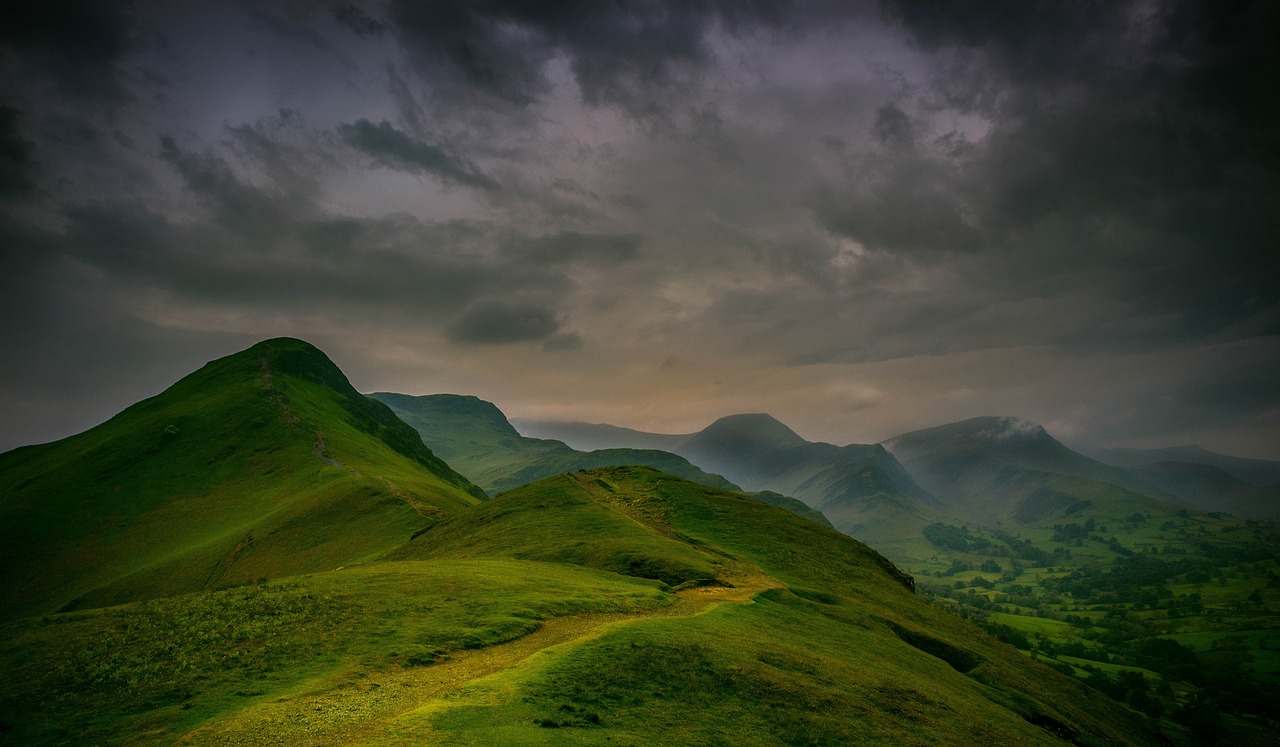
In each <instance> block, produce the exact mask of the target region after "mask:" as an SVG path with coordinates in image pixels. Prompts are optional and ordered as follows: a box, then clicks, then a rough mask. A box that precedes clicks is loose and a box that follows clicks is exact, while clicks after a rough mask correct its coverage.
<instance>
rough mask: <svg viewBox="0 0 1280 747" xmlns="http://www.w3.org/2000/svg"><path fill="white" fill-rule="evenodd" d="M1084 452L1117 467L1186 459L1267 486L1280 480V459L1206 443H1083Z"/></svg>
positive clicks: (1185, 460)
mask: <svg viewBox="0 0 1280 747" xmlns="http://www.w3.org/2000/svg"><path fill="white" fill-rule="evenodd" d="M1079 450H1080V451H1081V452H1082V453H1084V454H1088V455H1089V456H1091V457H1093V458H1094V459H1097V460H1098V461H1100V462H1103V463H1105V464H1111V465H1114V466H1117V467H1138V466H1142V465H1148V464H1155V463H1157V462H1183V463H1186V464H1203V465H1207V466H1210V467H1217V468H1218V469H1220V470H1222V471H1223V472H1226V473H1227V474H1229V475H1231V476H1232V477H1235V478H1236V479H1237V480H1243V481H1244V482H1247V483H1250V484H1252V485H1258V486H1265V485H1276V484H1277V483H1280V462H1273V461H1268V460H1265V459H1245V458H1243V457H1234V456H1227V455H1226V454H1218V453H1217V452H1213V451H1209V450H1208V449H1206V448H1204V447H1202V446H1172V447H1169V448H1165V449H1102V448H1096V447H1080V449H1079Z"/></svg>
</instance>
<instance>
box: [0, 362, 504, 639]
mask: <svg viewBox="0 0 1280 747" xmlns="http://www.w3.org/2000/svg"><path fill="white" fill-rule="evenodd" d="M482 495H483V493H481V492H480V491H479V489H478V488H475V486H473V485H471V484H470V483H469V482H468V481H467V480H466V479H465V478H463V477H462V476H461V475H459V474H457V473H456V472H454V471H453V470H452V469H450V468H449V467H448V466H447V465H446V464H445V463H444V462H442V461H441V460H440V459H438V458H437V457H436V456H434V455H433V454H432V453H431V452H430V450H428V449H427V448H426V447H425V446H424V445H423V444H422V441H421V439H420V438H419V437H418V435H417V434H416V433H415V432H414V431H413V430H412V429H410V428H409V427H408V426H406V425H405V424H404V423H402V422H401V421H399V420H398V419H396V417H395V416H394V415H393V414H392V413H391V411H390V410H389V409H387V408H386V407H385V406H383V405H381V404H379V403H376V402H373V401H371V400H368V399H367V398H365V397H363V396H361V395H360V394H359V393H357V392H356V391H355V390H354V389H353V388H352V387H351V385H350V384H349V383H348V382H347V380H346V377H345V376H343V374H342V372H341V371H339V370H338V369H337V367H336V366H334V365H333V363H332V362H331V361H330V360H329V359H328V358H327V357H325V355H324V354H323V353H321V352H320V351H319V350H316V349H315V348H314V347H312V346H311V345H309V344H307V343H305V342H301V341H298V340H290V339H277V340H268V341H266V342H262V343H259V344H257V345H255V346H253V347H251V348H249V349H248V350H246V351H244V352H241V353H238V354H235V355H232V356H228V357H226V358H222V359H219V360H216V361H213V362H211V363H209V364H208V365H206V366H204V367H203V368H201V369H200V370H199V371H196V372H195V373H192V374H191V375H189V376H187V377H185V378H183V379H182V380H181V381H179V382H177V383H176V384H174V385H173V386H172V387H170V388H169V389H167V390H166V391H164V392H163V393H161V394H159V395H157V396H155V397H152V398H150V399H147V400H144V401H142V402H139V403H137V404H136V405H133V406H132V407H129V408H128V409H126V410H124V411H123V412H121V413H120V414H118V415H117V416H115V417H113V418H112V419H111V420H109V421H107V422H106V423H103V424H102V425H99V426H97V427H95V428H92V429H90V430H88V431H86V432H84V433H81V434H79V435H76V436H71V437H69V438H66V439H63V440H61V441H57V442H54V443H50V444H43V445H39V446H29V447H24V448H21V449H16V450H14V451H11V452H8V453H6V454H3V455H0V496H3V497H2V498H0V501H2V502H0V566H3V568H4V570H3V573H4V575H5V583H4V591H3V594H4V598H3V600H2V601H3V608H4V610H5V612H4V613H3V614H4V615H5V616H6V617H14V616H21V615H29V614H40V613H47V612H50V611H53V610H56V609H58V608H60V607H63V606H64V605H71V606H75V607H85V606H100V605H106V604H116V603H120V602H125V601H129V600H134V599H140V598H149V597H157V596H164V595H167V594H174V593H180V592H185V591H195V590H198V589H202V588H212V587H217V586H221V585H226V584H230V583H238V582H245V581H252V580H255V579H258V578H264V577H265V578H270V577H276V576H282V575H288V574H295V573H302V572H309V571H314V570H322V569H331V568H334V567H337V566H340V565H343V564H345V563H350V562H354V561H357V560H360V559H362V558H369V557H372V556H375V555H377V554H379V553H380V552H383V551H385V550H386V549H388V548H390V547H391V546H393V545H395V544H397V543H399V542H401V541H403V540H404V538H406V537H407V536H409V535H410V534H412V533H413V532H414V531H415V530H417V529H420V528H421V527H422V526H423V525H424V524H428V523H430V522H431V521H435V520H438V519H439V518H443V517H444V516H447V515H448V514H450V513H452V512H455V511H457V510H459V509H461V508H463V507H465V506H468V505H470V504H472V503H475V502H476V501H477V498H478V497H479V496H482Z"/></svg>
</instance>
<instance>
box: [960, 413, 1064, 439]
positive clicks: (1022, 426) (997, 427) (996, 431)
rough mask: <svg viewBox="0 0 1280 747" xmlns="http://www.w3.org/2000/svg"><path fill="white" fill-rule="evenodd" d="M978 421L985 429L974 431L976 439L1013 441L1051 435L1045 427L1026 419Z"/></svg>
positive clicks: (995, 418) (984, 419) (988, 419)
mask: <svg viewBox="0 0 1280 747" xmlns="http://www.w3.org/2000/svg"><path fill="white" fill-rule="evenodd" d="M976 420H978V421H981V424H982V425H983V426H984V427H982V428H981V429H979V430H976V431H974V433H973V436H974V438H984V439H988V440H991V441H1012V440H1017V439H1027V438H1030V439H1039V438H1042V437H1046V436H1048V435H1049V434H1048V433H1046V432H1045V430H1044V426H1042V425H1040V424H1039V423H1034V422H1032V421H1030V420H1026V419H1024V418H1015V417H988V418H976Z"/></svg>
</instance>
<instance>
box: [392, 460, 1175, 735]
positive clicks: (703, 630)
mask: <svg viewBox="0 0 1280 747" xmlns="http://www.w3.org/2000/svg"><path fill="white" fill-rule="evenodd" d="M561 521H568V522H570V526H569V527H566V528H565V530H564V531H550V526H549V524H548V522H561ZM587 525H590V526H592V527H594V528H595V529H594V530H593V531H592V532H591V533H590V534H589V535H588V534H582V533H581V532H580V529H581V528H583V527H585V526H587ZM521 527H528V528H529V529H528V531H527V533H525V534H524V536H521V537H519V538H518V539H513V538H514V537H515V535H518V534H520V529H519V528H521ZM571 527H572V528H571ZM588 537H590V538H592V541H589V542H588V545H587V546H584V545H583V540H584V539H586V538H588ZM596 538H604V539H605V540H607V545H608V547H607V548H605V549H603V550H602V548H600V547H598V546H596V544H595V542H594V540H595V539H596ZM641 538H643V539H644V543H645V547H646V548H648V549H646V550H645V551H644V553H643V554H644V555H646V556H653V557H654V558H661V557H666V558H667V559H668V560H669V561H670V562H669V563H657V562H652V558H651V559H650V561H646V562H642V563H639V564H634V565H633V564H632V563H631V561H629V560H627V558H628V557H630V556H631V553H632V551H633V548H632V543H633V542H636V541H638V540H639V539H641ZM475 553H480V554H482V555H490V554H492V555H494V556H497V557H516V558H520V557H530V558H538V559H542V560H544V561H545V560H546V559H551V558H555V559H558V560H559V561H560V562H570V563H575V564H582V565H587V566H590V567H593V568H618V569H623V572H625V573H630V574H634V575H642V576H647V577H657V576H658V575H659V574H671V575H669V576H667V580H668V581H669V582H674V581H682V583H683V584H684V585H685V586H686V587H689V588H688V590H687V591H684V592H681V593H682V594H689V595H701V597H702V598H704V599H706V598H710V599H715V598H723V599H724V600H725V601H724V602H722V603H720V604H716V605H713V606H711V607H709V608H707V609H706V610H705V611H704V612H702V613H701V614H696V615H693V616H690V617H679V616H670V617H655V618H651V619H647V620H644V621H639V622H635V623H633V624H626V625H623V624H615V625H612V626H608V627H605V628H602V629H601V632H600V633H599V634H598V635H595V636H586V637H584V638H583V639H582V641H581V642H580V643H579V644H577V645H576V646H573V647H570V648H567V649H561V650H559V651H558V652H557V653H554V654H550V653H548V654H547V655H545V656H544V657H543V658H540V659H539V660H538V662H537V663H535V664H531V665H530V666H525V667H520V668H516V669H513V670H510V671H509V672H508V673H506V674H504V675H501V676H499V677H496V678H491V679H490V680H487V681H486V683H485V684H483V685H481V684H477V685H476V686H475V687H473V688H468V689H464V690H463V691H461V692H460V693H459V694H457V695H456V696H455V697H454V699H453V700H452V702H451V703H450V704H449V705H446V706H444V707H441V708H438V709H434V710H432V711H431V712H430V714H431V715H430V716H429V717H428V718H426V719H401V720H399V721H397V722H396V728H397V729H402V730H403V732H400V733H404V734H407V735H425V734H427V733H431V734H443V735H444V738H446V739H447V740H450V741H451V743H453V742H456V743H458V744H495V743H521V744H523V743H549V744H569V743H578V742H579V741H580V740H586V741H588V742H591V743H605V742H606V741H609V742H615V743H616V742H618V741H619V740H621V741H622V743H627V741H631V742H635V743H642V742H655V741H660V742H663V743H681V744H695V743H717V742H719V743H726V744H730V743H731V744H744V745H773V744H797V743H821V744H837V743H839V744H849V743H858V742H866V741H869V740H870V741H881V742H884V743H921V742H941V743H951V744H960V743H973V742H977V741H995V742H1003V743H1011V744H1013V743H1016V744H1034V743H1044V744H1049V743H1057V742H1058V741H1059V739H1063V738H1067V739H1071V740H1073V741H1085V742H1088V741H1100V742H1105V743H1109V744H1124V743H1130V742H1137V743H1141V742H1144V741H1146V740H1148V739H1151V738H1152V737H1153V735H1152V734H1151V733H1150V732H1148V731H1146V730H1147V728H1148V727H1147V726H1145V725H1144V724H1143V722H1142V719H1141V718H1140V717H1136V716H1135V715H1133V714H1131V713H1128V712H1126V711H1125V710H1124V709H1123V708H1122V707H1120V706H1118V705H1116V704H1114V703H1111V702H1108V701H1107V700H1106V699H1105V698H1104V697H1102V696H1100V695H1099V694H1097V693H1095V692H1091V691H1090V690H1089V689H1088V688H1086V687H1084V686H1082V685H1080V684H1079V683H1076V682H1073V681H1071V680H1070V679H1068V678H1065V677H1062V676H1060V675H1058V674H1057V673H1056V672H1051V671H1049V670H1047V669H1045V668H1043V667H1041V666H1040V665H1038V664H1036V663H1034V662H1031V661H1029V660H1027V659H1026V657H1024V656H1022V655H1020V654H1018V653H1017V652H1016V651H1014V650H1013V649H1011V648H1009V647H1006V646H1004V645H1002V644H999V643H996V642H994V641H993V640H992V639H990V638H989V637H987V636H986V635H985V634H982V633H980V632H978V631H977V630H975V629H974V628H972V627H971V626H970V625H969V624H968V623H965V622H963V621H960V620H959V619H956V618H953V617H951V616H949V615H946V614H944V613H941V612H940V611H939V610H938V609H937V608H935V607H933V606H932V605H930V604H928V603H926V602H924V601H923V600H921V599H920V598H918V597H916V596H915V595H913V594H912V593H911V592H910V590H909V588H908V585H909V581H908V580H907V579H906V578H905V577H904V576H903V575H902V574H901V573H900V572H899V571H897V569H896V568H894V567H893V566H892V564H890V563H888V561H886V560H885V559H884V558H883V557H882V556H880V555H879V554H877V553H875V552H874V551H872V550H870V549H869V548H867V547H866V546H865V545H862V544H861V543H859V542H856V541H854V540H852V539H850V538H848V537H847V536H845V535H842V534H839V533H837V532H833V531H831V530H828V529H824V528H822V527H819V526H817V525H815V524H813V523H812V522H808V521H804V520H802V519H800V518H798V517H794V516H791V515H789V514H787V513H784V512H782V511H779V510H777V509H775V508H773V507H770V506H766V505H763V504H761V503H759V502H757V501H753V500H749V499H747V498H745V497H743V496H740V495H733V494H728V493H724V492H721V491H716V490H713V489H709V488H706V487H703V486H698V485H694V484H692V483H688V482H685V481H682V480H677V479H673V478H671V477H670V476H668V475H663V474H661V473H658V472H655V471H653V470H650V469H647V468H643V467H620V468H607V469H600V470H593V471H590V472H587V473H577V474H572V475H564V476H559V477H554V478H549V479H548V480H544V481H542V482H539V483H535V484H533V485H529V486H525V487H523V488H520V489H518V490H515V491H512V492H510V493H507V494H505V495H503V496H501V497H499V498H496V499H494V500H493V501H490V502H489V503H487V504H485V505H483V506H479V507H477V508H476V509H474V510H473V511H471V512H468V513H467V514H463V515H459V516H458V517H456V518H455V519H452V520H450V521H448V522H445V523H442V524H439V525H437V526H435V527H433V528H432V529H431V530H429V531H427V532H425V533H424V534H422V535H420V536H418V537H416V538H415V539H414V540H413V541H412V542H411V543H409V544H408V545H406V546H405V547H404V548H401V549H400V550H398V551H396V553H395V554H394V557H397V558H407V557H422V558H432V559H445V558H450V557H458V556H461V555H468V554H475ZM708 574H709V575H708ZM730 585H731V586H732V587H734V588H726V587H727V586H730ZM738 590H751V591H752V593H751V596H750V597H749V598H745V599H744V598H742V597H741V595H740V594H739V593H737V592H738ZM695 598H696V597H695ZM854 652H856V653H854ZM550 727H555V730H552V731H549V730H548V729H549V728H550ZM606 737H607V739H606Z"/></svg>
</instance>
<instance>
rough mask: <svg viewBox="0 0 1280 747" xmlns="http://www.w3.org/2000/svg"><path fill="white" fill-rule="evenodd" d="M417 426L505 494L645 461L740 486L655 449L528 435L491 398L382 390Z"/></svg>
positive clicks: (452, 460) (454, 461) (436, 448)
mask: <svg viewBox="0 0 1280 747" xmlns="http://www.w3.org/2000/svg"><path fill="white" fill-rule="evenodd" d="M369 396H370V397H372V398H373V399H376V400H378V401H379V402H382V403H384V404H386V405H387V406H388V407H390V408H391V409H392V411H393V412H395V413H396V415H398V416H399V417H400V418H401V419H402V420H404V421H405V422H406V423H408V424H409V425H411V426H413V427H414V428H415V429H416V430H417V431H418V433H419V434H421V436H422V440H423V442H424V443H426V444H427V445H428V446H429V447H431V450H432V451H433V452H435V453H436V454H438V455H439V456H440V457H441V458H443V459H444V460H446V461H447V462H448V463H449V464H450V465H452V466H453V467H455V468H456V469H457V470H458V471H460V472H461V473H463V474H464V475H466V476H467V477H468V478H469V479H471V480H472V481H473V482H475V483H476V484H477V485H479V486H481V487H482V488H484V489H485V490H487V491H489V492H490V493H500V492H502V491H504V490H510V489H512V488H515V487H519V486H520V485H525V484H527V483H530V482H534V481H535V480H540V479H542V478H544V477H549V476H551V475H557V474H563V473H565V472H575V471H578V470H582V469H591V468H593V467H607V466H617V465H624V464H644V465H648V466H650V467H654V468H655V469H660V470H662V471H663V472H667V473H670V474H673V475H676V476H677V477H683V478H685V479H687V480H692V481H694V482H698V483H702V484H703V485H709V486H711V487H717V488H722V489H725V490H736V489H737V486H736V485H734V484H733V483H731V482H729V481H728V480H725V479H724V478H722V477H720V475H713V474H707V473H706V472H703V471H702V470H700V469H698V468H697V467H695V466H693V465H692V464H690V463H689V462H688V460H686V459H684V458H682V457H679V456H676V455H675V454H671V453H669V452H665V451H658V450H655V449H631V448H625V449H622V448H620V449H601V450H598V451H589V452H581V451H577V450H575V449H572V448H570V447H569V446H567V445H565V444H564V443H561V442H560V441H551V440H545V439H538V438H526V437H525V436H521V435H520V433H519V432H517V431H516V429H515V428H514V427H512V425H511V423H510V422H509V421H508V420H507V417H506V416H505V415H503V414H502V411H501V410H499V409H498V408H497V407H496V406H494V405H493V404H492V403H490V402H486V401H484V400H482V399H479V398H477V397H470V396H462V395H456V394H432V395H426V396H420V397H415V396H410V395H407V394H392V393H388V392H377V393H375V394H371V395H369Z"/></svg>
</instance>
